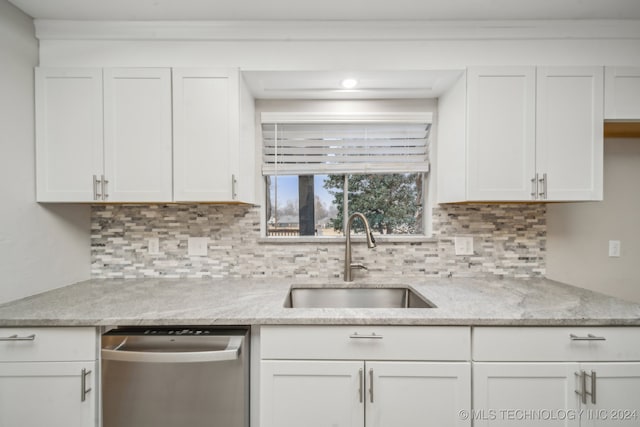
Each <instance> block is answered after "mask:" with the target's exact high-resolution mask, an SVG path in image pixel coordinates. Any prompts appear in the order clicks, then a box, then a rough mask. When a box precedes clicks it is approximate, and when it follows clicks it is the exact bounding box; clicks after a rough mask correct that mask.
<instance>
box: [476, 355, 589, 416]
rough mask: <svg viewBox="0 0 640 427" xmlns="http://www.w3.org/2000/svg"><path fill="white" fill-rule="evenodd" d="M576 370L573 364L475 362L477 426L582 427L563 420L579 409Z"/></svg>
mask: <svg viewBox="0 0 640 427" xmlns="http://www.w3.org/2000/svg"><path fill="white" fill-rule="evenodd" d="M576 371H577V366H575V364H571V363H474V364H473V391H474V392H473V404H474V411H473V418H474V426H476V427H484V426H492V427H493V426H505V427H506V426H513V425H517V426H523V427H524V426H567V427H568V426H578V425H579V424H578V422H577V420H576V419H575V417H568V416H567V417H562V414H563V413H566V414H571V413H573V412H575V411H576V410H577V409H578V406H577V404H578V396H577V395H576V393H575V384H576V381H577V379H576V378H574V376H575V375H574V374H575V372H576ZM538 414H539V416H537V415H538ZM556 414H560V416H559V417H555V415H556ZM544 418H548V419H546V420H545V419H544ZM552 418H554V419H552ZM556 418H557V419H556ZM570 418H571V419H570Z"/></svg>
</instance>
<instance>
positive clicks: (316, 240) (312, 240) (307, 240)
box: [258, 236, 438, 245]
mask: <svg viewBox="0 0 640 427" xmlns="http://www.w3.org/2000/svg"><path fill="white" fill-rule="evenodd" d="M374 237H375V239H376V242H377V243H436V242H437V241H438V239H436V238H435V237H427V236H374ZM351 241H352V242H362V243H364V242H366V239H365V237H364V236H351ZM258 243H260V244H271V243H275V244H279V245H280V244H294V245H297V244H314V245H318V244H325V243H327V244H341V245H344V244H345V238H344V237H342V236H339V237H334V236H331V237H322V236H308V237H298V236H292V237H260V238H259V239H258Z"/></svg>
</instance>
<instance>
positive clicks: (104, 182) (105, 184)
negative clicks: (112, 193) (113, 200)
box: [100, 175, 109, 200]
mask: <svg viewBox="0 0 640 427" xmlns="http://www.w3.org/2000/svg"><path fill="white" fill-rule="evenodd" d="M101 177H102V179H101V180H100V182H101V183H102V200H107V199H108V198H109V187H108V184H109V181H108V180H107V179H106V178H105V177H104V175H101Z"/></svg>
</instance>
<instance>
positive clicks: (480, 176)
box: [467, 67, 536, 200]
mask: <svg viewBox="0 0 640 427" xmlns="http://www.w3.org/2000/svg"><path fill="white" fill-rule="evenodd" d="M467 79H468V86H467V99H468V102H467V117H468V136H467V138H468V142H467V143H468V156H469V165H468V170H469V173H468V176H467V186H468V187H467V188H468V197H469V198H470V199H472V200H526V199H529V198H530V196H531V195H530V191H531V184H530V182H531V177H533V176H534V174H535V152H536V140H535V115H534V112H535V106H536V73H535V68H533V67H513V68H508V67H505V68H484V69H483V68H477V69H470V70H469V72H468V76H467Z"/></svg>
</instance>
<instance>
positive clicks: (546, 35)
mask: <svg viewBox="0 0 640 427" xmlns="http://www.w3.org/2000/svg"><path fill="white" fill-rule="evenodd" d="M35 28H36V37H37V38H38V39H40V40H226V41H293V40H295V41H420V40H552V39H560V40H568V39H638V40H640V20H579V21H578V20H554V21H543V20H539V21H531V20H520V21H423V20H416V21H197V22H195V21H153V22H150V21H65V20H46V19H36V20H35Z"/></svg>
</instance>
